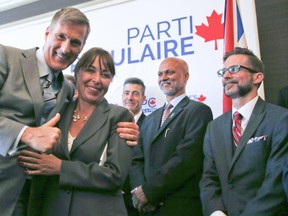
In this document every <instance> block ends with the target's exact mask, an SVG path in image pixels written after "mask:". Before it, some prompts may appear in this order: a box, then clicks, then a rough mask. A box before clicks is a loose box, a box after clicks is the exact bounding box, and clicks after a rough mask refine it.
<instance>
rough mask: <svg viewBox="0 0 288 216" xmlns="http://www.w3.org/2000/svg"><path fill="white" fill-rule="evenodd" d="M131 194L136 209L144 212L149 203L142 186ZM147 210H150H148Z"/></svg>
mask: <svg viewBox="0 0 288 216" xmlns="http://www.w3.org/2000/svg"><path fill="white" fill-rule="evenodd" d="M131 193H132V201H133V206H134V208H137V209H138V211H142V210H143V208H144V207H145V205H146V204H147V203H148V200H147V198H146V196H145V194H144V191H143V190H142V186H140V187H136V188H135V189H134V190H132V191H131ZM148 207H149V206H148ZM146 210H148V208H147V209H146Z"/></svg>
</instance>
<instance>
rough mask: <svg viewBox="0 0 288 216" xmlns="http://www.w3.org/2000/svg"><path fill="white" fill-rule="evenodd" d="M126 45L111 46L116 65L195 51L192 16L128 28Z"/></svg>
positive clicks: (188, 53) (183, 54)
mask: <svg viewBox="0 0 288 216" xmlns="http://www.w3.org/2000/svg"><path fill="white" fill-rule="evenodd" d="M126 33H127V35H126V36H127V41H126V46H125V47H123V48H122V49H120V50H111V54H112V56H113V58H114V61H115V64H116V66H120V65H122V64H136V63H141V62H145V61H151V60H152V61H153V60H158V59H163V58H167V57H169V56H185V55H192V54H194V49H193V19H192V16H186V17H176V18H174V19H172V20H164V21H160V22H157V23H153V24H150V25H148V24H147V25H145V26H133V27H130V28H128V29H127V31H126Z"/></svg>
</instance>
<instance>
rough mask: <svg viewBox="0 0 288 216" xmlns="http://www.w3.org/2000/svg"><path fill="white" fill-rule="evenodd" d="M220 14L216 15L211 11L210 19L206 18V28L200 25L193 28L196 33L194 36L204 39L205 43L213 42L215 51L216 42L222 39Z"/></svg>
mask: <svg viewBox="0 0 288 216" xmlns="http://www.w3.org/2000/svg"><path fill="white" fill-rule="evenodd" d="M221 19H222V14H217V13H216V11H215V10H213V12H212V14H211V16H210V17H208V16H207V21H208V26H206V25H205V24H203V23H202V24H201V26H195V27H196V30H197V32H196V33H195V34H197V35H199V36H200V37H202V38H204V39H205V42H208V41H212V40H215V50H218V46H217V40H218V39H223V38H224V23H221Z"/></svg>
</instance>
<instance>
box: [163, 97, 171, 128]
mask: <svg viewBox="0 0 288 216" xmlns="http://www.w3.org/2000/svg"><path fill="white" fill-rule="evenodd" d="M172 107H173V105H172V104H170V103H168V104H167V106H166V108H165V110H164V113H163V116H162V121H161V126H162V125H163V123H164V122H165V120H166V119H167V118H168V116H169V114H170V110H171V108H172ZM161 126H160V127H161Z"/></svg>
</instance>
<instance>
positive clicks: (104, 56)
mask: <svg viewBox="0 0 288 216" xmlns="http://www.w3.org/2000/svg"><path fill="white" fill-rule="evenodd" d="M97 57H99V62H103V64H104V65H105V67H106V68H107V69H108V70H109V71H110V73H111V74H112V76H113V77H114V76H115V65H114V60H113V58H112V56H111V54H110V53H109V52H108V51H106V50H104V49H102V48H99V47H93V48H91V49H89V50H88V51H86V52H85V53H84V54H83V55H82V56H81V58H80V59H79V61H78V62H77V64H76V65H75V68H74V72H75V74H77V73H78V72H79V71H80V70H81V69H82V68H87V67H90V66H91V65H92V64H93V62H94V60H95V59H96V58H97ZM100 65H101V64H100Z"/></svg>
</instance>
